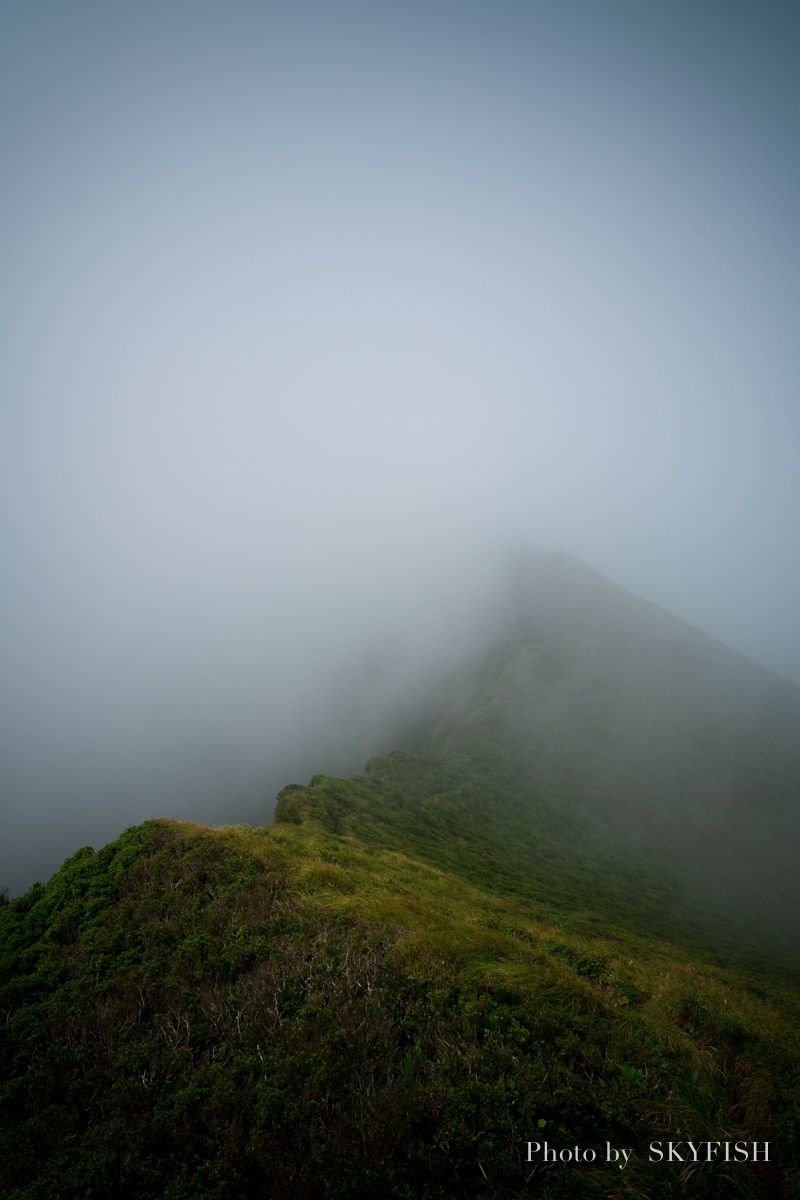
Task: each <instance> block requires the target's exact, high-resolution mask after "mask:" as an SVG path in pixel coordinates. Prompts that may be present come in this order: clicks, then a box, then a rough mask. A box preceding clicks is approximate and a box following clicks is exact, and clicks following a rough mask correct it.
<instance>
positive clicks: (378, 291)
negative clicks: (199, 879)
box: [0, 0, 800, 893]
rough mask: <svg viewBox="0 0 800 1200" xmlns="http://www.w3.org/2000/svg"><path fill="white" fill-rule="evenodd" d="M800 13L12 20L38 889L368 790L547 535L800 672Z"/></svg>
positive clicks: (17, 535) (19, 696)
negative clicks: (414, 705)
mask: <svg viewBox="0 0 800 1200" xmlns="http://www.w3.org/2000/svg"><path fill="white" fill-rule="evenodd" d="M799 55H800V14H798V10H797V7H796V6H795V5H792V4H791V3H779V2H777V0H766V2H764V3H762V4H760V5H758V6H757V8H756V7H753V6H752V5H745V4H744V3H737V2H736V0H726V2H725V3H722V2H721V0H711V2H710V3H707V4H703V5H699V4H697V3H696V2H695V0H687V2H686V3H680V2H676V3H672V4H669V5H661V6H655V5H643V4H641V3H635V2H633V0H630V2H625V0H586V2H585V3H579V2H577V0H562V2H559V3H558V4H555V3H551V4H546V3H530V4H522V3H511V2H507V0H505V2H504V0H495V3H492V4H491V5H490V4H488V3H480V2H474V3H470V2H460V3H458V4H456V3H450V2H447V0H442V2H436V3H425V4H423V3H416V2H414V0H406V2H404V3H402V4H400V3H394V2H393V0H390V2H387V3H385V4H366V3H364V4H358V3H348V2H347V0H343V2H342V3H337V4H323V3H321V2H320V3H306V2H303V0H300V2H298V3H292V4H288V3H287V4H277V3H263V4H256V3H249V2H245V0H232V2H230V3H227V4H225V5H222V4H216V3H201V2H193V3H192V4H188V3H182V2H181V0H175V2H174V3H170V4H169V5H165V4H160V3H159V4H156V3H148V2H147V0H137V3H135V4H134V3H120V4H116V5H108V4H100V3H94V2H91V0H81V3H77V4H73V5H69V6H66V5H59V4H56V3H54V2H52V0H42V2H41V3H39V4H37V5H31V4H27V3H24V2H23V0H4V3H3V4H2V5H0V153H1V154H2V159H1V160H0V161H2V190H1V191H0V197H1V198H0V212H1V213H2V222H1V223H0V578H1V579H2V589H0V789H1V790H2V806H3V816H2V831H0V834H1V840H0V883H7V884H9V885H10V886H11V889H12V893H16V892H18V891H20V890H22V889H24V888H25V887H27V886H28V885H29V884H30V883H31V882H32V881H33V879H34V878H41V879H44V878H46V877H47V876H48V875H49V874H50V873H51V872H52V871H53V870H55V869H57V867H58V866H59V864H60V862H61V860H62V859H63V858H64V856H65V855H67V854H69V853H71V852H72V851H73V850H75V849H76V848H77V847H78V846H80V845H81V844H84V843H86V842H89V843H91V844H94V845H100V844H102V842H104V841H106V840H108V839H109V838H111V837H114V836H115V835H116V834H117V833H119V832H120V831H121V830H122V829H123V828H124V827H125V826H126V825H129V824H131V823H134V822H137V821H139V820H141V819H143V818H144V817H146V816H148V815H150V816H155V815H162V814H163V815H172V816H181V817H189V818H194V819H198V820H201V821H211V822H214V823H217V822H223V821H252V822H254V821H256V820H267V819H268V818H269V815H270V813H271V810H272V804H273V801H274V796H275V793H276V792H277V790H278V789H279V788H280V787H281V786H282V785H283V784H284V783H286V782H289V781H290V780H296V781H298V782H305V780H306V779H307V777H308V776H309V775H310V774H311V773H313V772H314V771H317V770H322V771H351V770H356V769H358V767H359V765H360V764H361V763H362V762H363V760H364V758H365V757H366V756H367V755H368V754H369V753H372V752H374V751H375V750H377V749H379V748H380V747H381V739H382V738H384V737H385V736H386V735H387V731H388V730H389V729H390V728H391V726H392V723H393V721H394V719H395V714H396V712H397V709H398V705H400V702H401V701H403V702H404V701H406V700H407V699H408V698H410V697H412V696H413V695H414V693H415V689H417V688H418V687H421V686H422V683H423V681H424V679H426V678H427V677H429V676H433V675H435V673H436V672H437V671H438V670H440V669H443V668H444V666H445V665H446V664H447V663H448V662H450V661H453V660H454V659H455V658H457V656H458V654H459V652H460V650H461V649H462V648H463V647H464V646H466V645H468V644H469V643H470V639H471V638H473V637H477V636H483V634H482V633H481V632H480V631H482V630H484V629H485V626H484V625H483V624H482V623H481V622H482V619H483V618H482V614H484V615H485V614H486V612H487V611H489V610H490V609H491V606H492V603H493V602H494V600H496V599H497V597H498V596H499V595H500V593H501V591H502V587H503V579H504V573H503V572H504V568H503V563H504V561H505V559H506V556H507V555H509V554H512V553H513V552H514V551H515V549H516V548H517V547H519V546H527V545H531V544H536V545H547V546H553V547H556V548H559V549H562V550H564V551H566V552H568V553H570V554H574V555H576V556H578V557H579V558H580V559H582V560H584V561H586V562H587V563H589V564H590V565H591V566H593V567H595V568H597V569H599V570H600V571H602V572H604V573H605V574H606V575H608V576H610V577H611V578H613V579H615V580H616V581H617V582H618V583H620V584H621V585H623V586H624V587H626V588H629V589H630V590H632V591H634V592H636V593H637V594H640V595H643V596H645V597H646V598H647V599H650V600H653V601H656V602H657V603H659V604H661V605H663V606H664V607H666V608H668V609H669V610H670V611H672V612H674V613H676V614H677V615H678V616H680V617H681V618H683V619H684V620H686V621H688V622H690V623H691V624H693V625H697V626H698V627H700V628H702V629H705V630H708V631H709V632H711V633H713V634H714V635H715V636H716V637H717V638H719V639H720V640H722V641H724V642H726V643H728V644H729V645H731V646H733V647H734V648H736V649H738V650H739V651H741V652H743V653H745V654H746V655H748V656H750V657H752V658H754V659H756V660H757V661H759V662H762V663H764V664H765V665H767V666H769V667H770V668H771V669H773V670H774V671H777V672H778V673H779V674H782V675H785V676H786V677H788V678H790V679H793V680H795V681H800V623H798V620H797V614H798V612H800V562H799V559H798V547H797V534H796V522H797V515H798V513H800V471H799V470H798V465H797V448H798V445H800V404H799V403H798V392H797V382H798V361H797V328H798V317H800V303H799V301H800V271H799V270H798V267H800V263H799V262H798V257H799V256H800V242H798V238H797V229H796V220H797V213H798V211H800V179H799V177H798V159H797V152H796V148H797V142H798V117H799V116H800V76H798V72H797V62H798V56H799Z"/></svg>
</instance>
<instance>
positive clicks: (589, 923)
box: [0, 562, 800, 1200]
mask: <svg viewBox="0 0 800 1200" xmlns="http://www.w3.org/2000/svg"><path fill="white" fill-rule="evenodd" d="M536 570H537V572H538V574H537V575H536V577H535V578H534V573H532V572H531V573H529V574H528V576H527V578H524V577H521V575H520V577H518V580H517V587H516V591H515V594H513V595H512V597H511V600H510V603H509V610H510V611H509V612H507V613H505V614H504V616H503V618H502V620H500V621H499V622H498V634H499V636H497V637H496V638H495V639H494V641H490V642H489V643H488V645H487V644H484V645H483V646H482V647H481V648H480V650H479V651H478V653H477V654H476V655H475V656H474V658H473V660H472V661H471V662H467V663H465V664H463V665H462V667H461V668H459V669H458V670H456V671H455V672H454V673H453V674H452V675H451V677H450V678H449V679H448V680H446V681H444V682H443V684H442V685H441V686H440V687H439V688H438V689H434V690H433V691H432V693H431V694H429V696H428V697H427V698H425V699H424V700H423V701H421V716H420V717H419V719H418V720H417V722H416V724H415V725H414V724H413V723H411V725H409V727H408V729H407V737H406V743H405V745H404V746H402V747H401V748H399V749H395V750H392V751H389V752H387V753H385V754H381V755H377V756H375V757H373V758H372V759H370V760H369V762H368V763H367V764H366V767H365V770H364V772H363V773H361V774H357V775H354V776H351V777H350V778H347V779H337V778H334V777H331V776H327V775H317V776H314V777H313V778H312V779H311V781H310V783H309V784H308V785H306V786H303V785H298V784H289V785H287V786H286V787H284V788H283V790H282V791H281V793H280V795H279V798H278V801H277V803H276V808H275V816H274V821H273V823H272V825H271V826H265V827H256V828H252V827H250V826H244V825H240V826H223V827H219V828H215V829H214V828H204V827H202V826H198V825H193V824H191V823H187V822H174V821H168V820H163V819H161V820H157V821H150V822H147V823H145V824H144V825H142V826H138V827H133V828H131V829H129V830H128V831H127V832H126V833H125V834H123V835H122V836H121V837H120V838H119V839H117V841H116V842H113V843H111V844H109V845H108V846H106V847H104V848H103V849H102V850H100V851H99V852H97V853H95V852H94V851H92V850H91V849H90V848H84V849H83V850H81V851H78V852H77V853H76V854H75V855H73V856H72V857H71V858H70V859H69V860H67V862H66V863H65V864H64V866H63V867H62V869H61V870H60V871H59V872H58V873H57V874H56V875H54V876H53V878H52V879H51V880H50V881H49V882H48V883H47V884H46V885H45V886H44V887H41V886H36V887H34V888H32V889H31V890H30V891H29V892H28V893H26V895H25V896H23V897H20V898H19V899H18V900H15V901H13V902H12V903H10V904H8V905H4V906H2V907H0V928H2V940H0V953H1V954H2V971H1V972H0V980H1V982H0V1000H2V1004H3V1007H4V1010H5V1012H6V1022H5V1025H4V1026H3V1028H2V1030H1V1031H0V1066H2V1079H3V1080H4V1082H3V1084H2V1086H1V1087H0V1151H1V1152H2V1153H1V1154H0V1162H2V1163H3V1166H2V1168H0V1188H2V1189H4V1190H3V1191H2V1192H1V1193H0V1194H2V1196H3V1197H8V1200H40V1198H41V1200H44V1197H45V1196H46V1197H48V1198H49V1197H63V1198H64V1200H72V1198H73V1197H74V1198H75V1200H77V1198H78V1196H81V1197H83V1196H87V1195H101V1194H103V1195H105V1194H113V1195H115V1196H120V1197H123V1198H130V1200H147V1198H149V1197H151V1196H152V1197H153V1198H155V1197H164V1198H165V1200H184V1197H185V1198H187V1200H188V1197H189V1196H191V1197H192V1198H193V1200H194V1198H197V1197H199V1198H201V1200H233V1198H234V1197H237V1200H238V1198H239V1197H242V1196H244V1197H253V1200H255V1197H256V1196H258V1197H259V1198H260V1197H263V1195H265V1194H266V1195H270V1196H272V1197H276V1198H280V1197H284V1196H286V1197H290V1196H291V1197H292V1198H293V1200H304V1198H308V1200H312V1198H313V1200H316V1198H317V1197H319V1198H320V1200H321V1198H322V1197H326V1198H328V1197H341V1198H342V1200H345V1198H346V1197H350V1198H353V1197H364V1200H366V1198H367V1197H372V1196H374V1195H376V1194H384V1195H387V1196H389V1197H396V1198H397V1200H401V1198H403V1197H405V1198H407V1197H409V1196H411V1195H424V1196H429V1197H440V1198H444V1197H451V1196H453V1197H455V1196H470V1197H471V1196H475V1197H484V1198H485V1200H490V1198H491V1200H500V1198H501V1197H503V1198H507V1197H511V1196H525V1197H528V1196H530V1197H545V1198H548V1200H555V1198H558V1197H566V1196H579V1197H580V1196H587V1197H588V1196H599V1195H604V1196H610V1195H614V1196H617V1195H618V1196H631V1197H632V1196H634V1195H638V1196H642V1195H644V1196H652V1197H661V1196H665V1197H671V1196H676V1197H677V1196H678V1195H681V1196H690V1197H703V1198H708V1200H710V1198H711V1197H718V1196H720V1195H725V1196H731V1197H742V1198H744V1200H753V1198H757V1197H762V1196H763V1197H766V1196H770V1197H772V1196H776V1197H797V1196H798V1195H800V1175H799V1174H798V1170H797V1165H796V1164H797V1162H798V1161H800V1134H798V1129H800V1119H799V1118H800V1090H799V1089H798V1085H797V1079H798V1078H800V1070H799V1069H798V1068H800V1036H798V1033H797V1030H798V1028H800V1022H799V1021H798V1018H800V975H799V974H798V962H797V950H796V945H797V943H796V941H795V940H794V932H795V931H796V916H797V903H796V902H797V891H796V885H795V884H794V882H793V875H792V871H791V868H792V866H793V843H791V842H790V843H789V844H786V845H785V844H783V843H784V841H787V840H788V836H789V835H790V834H791V832H792V831H793V829H794V826H795V824H796V813H797V808H796V796H797V791H796V788H797V780H798V777H799V775H798V763H797V751H796V746H795V742H794V739H793V733H794V731H795V729H796V728H797V712H798V709H797V695H796V694H795V691H794V690H792V687H791V685H789V690H788V691H786V689H785V688H784V687H783V683H782V681H780V680H779V679H777V677H772V676H771V675H770V673H769V672H766V671H764V672H762V671H761V670H760V669H758V668H754V667H753V666H752V665H750V664H748V663H747V660H744V664H743V663H742V661H741V659H742V656H739V655H737V654H736V652H733V651H731V652H729V653H728V652H726V651H725V649H724V648H722V649H720V648H718V647H717V645H716V644H714V643H710V642H709V640H708V639H706V638H705V637H704V635H702V634H699V633H697V634H696V635H695V634H693V635H692V636H690V637H688V639H687V636H686V635H685V634H684V633H683V631H682V629H681V626H682V625H683V623H682V622H678V621H677V619H674V618H671V617H669V615H668V614H664V613H663V611H661V610H657V609H655V606H650V605H648V602H640V601H638V600H637V598H635V597H632V598H631V599H630V600H625V599H624V595H625V593H624V592H623V591H622V589H616V588H615V585H608V586H607V585H606V583H605V582H604V581H602V577H599V576H597V575H596V573H592V572H586V571H585V569H583V568H580V567H576V566H575V564H574V563H570V564H567V565H565V564H564V563H563V562H562V563H561V565H560V566H558V567H556V569H555V570H553V568H552V565H551V566H550V567H547V566H546V565H545V566H544V567H543V566H542V564H541V562H540V563H539V564H538V566H537V568H536ZM548 572H549V574H548ZM621 597H623V598H621ZM537 606H538V607H537ZM654 610H655V611H654ZM719 664H722V667H720V666H719ZM743 679H744V680H750V681H755V683H752V682H751V683H750V684H749V685H748V686H749V692H748V695H746V696H745V695H743V694H742V690H741V689H742V686H743V685H742V682H741V681H742V680H743ZM776 679H777V682H776ZM737 680H738V681H739V682H738V684H737V683H736V681H737ZM734 685H735V686H734ZM737 688H738V689H739V690H737ZM704 806H705V807H704ZM755 814H760V816H761V819H762V826H763V827H762V828H761V829H754V828H752V826H753V822H754V820H755ZM676 826H679V828H675V827H676ZM729 826H730V827H731V828H733V830H734V833H735V834H736V836H735V837H733V835H731V839H732V840H730V844H728V843H727V842H725V839H724V837H723V834H724V832H725V830H726V829H728V827H729ZM648 831H649V833H648ZM701 836H704V837H705V841H704V842H703V843H702V845H701V844H697V845H695V846H694V848H693V847H692V846H691V845H688V844H687V842H691V839H693V838H694V839H696V840H698V842H699V839H700V838H701ZM761 860H763V861H761ZM743 865H744V866H748V869H749V875H746V874H745V873H744V871H743ZM712 867H713V870H712ZM701 868H702V870H701ZM776 888H777V889H780V888H782V889H783V891H782V894H781V895H780V896H776ZM768 920H771V921H772V922H773V925H774V928H772V929H771V930H769V929H767V921H768ZM687 1137H690V1138H694V1139H701V1140H705V1141H709V1142H714V1143H720V1144H723V1143H731V1144H733V1143H735V1142H737V1141H739V1142H742V1143H743V1144H747V1145H752V1144H754V1143H758V1144H762V1143H763V1142H769V1143H770V1146H771V1147H772V1154H771V1156H770V1161H769V1162H764V1161H760V1162H751V1161H747V1162H741V1163H731V1162H725V1161H712V1162H707V1163H704V1164H703V1165H702V1167H698V1166H696V1165H693V1164H686V1163H684V1164H683V1165H670V1164H665V1163H662V1162H658V1161H653V1157H652V1155H650V1154H649V1152H648V1147H649V1146H650V1144H651V1143H652V1142H653V1141H656V1142H658V1143H659V1144H661V1143H662V1142H664V1141H665V1140H672V1141H680V1140H682V1139H685V1138H687ZM543 1138H547V1139H548V1140H549V1143H550V1145H552V1146H556V1147H569V1146H579V1147H583V1148H584V1149H586V1150H592V1152H593V1153H596V1154H597V1155H599V1154H600V1153H601V1151H602V1147H603V1146H604V1145H612V1146H615V1147H619V1146H623V1147H627V1148H628V1149H629V1150H630V1152H631V1155H632V1157H631V1160H630V1164H629V1166H628V1167H626V1168H625V1172H624V1175H622V1174H621V1173H620V1172H618V1171H615V1172H614V1173H613V1175H612V1176H609V1169H610V1168H609V1167H608V1165H604V1164H603V1163H602V1162H601V1161H600V1160H599V1158H598V1161H597V1162H596V1163H595V1164H594V1165H586V1163H583V1164H582V1165H581V1166H580V1167H579V1168H578V1167H576V1166H574V1164H573V1165H572V1166H569V1167H564V1168H563V1169H562V1168H561V1167H559V1168H558V1169H556V1170H553V1169H547V1168H546V1167H545V1166H544V1165H543V1164H542V1163H541V1162H538V1163H537V1161H535V1160H534V1161H530V1159H529V1158H528V1156H527V1155H528V1147H529V1145H532V1144H534V1143H535V1144H540V1143H541V1141H542V1140H543ZM612 1179H613V1182H610V1180H612ZM609 1189H610V1190H609Z"/></svg>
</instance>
